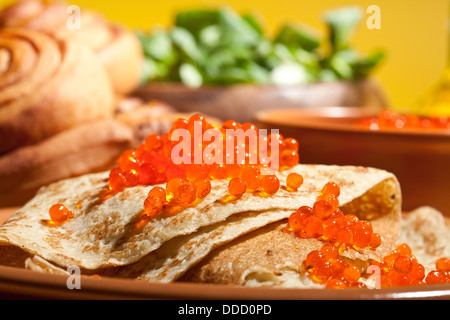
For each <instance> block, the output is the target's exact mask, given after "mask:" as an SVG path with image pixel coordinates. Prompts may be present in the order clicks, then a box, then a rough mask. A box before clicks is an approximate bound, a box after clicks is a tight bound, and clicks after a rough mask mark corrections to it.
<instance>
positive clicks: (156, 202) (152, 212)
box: [144, 196, 163, 218]
mask: <svg viewBox="0 0 450 320" xmlns="http://www.w3.org/2000/svg"><path fill="white" fill-rule="evenodd" d="M162 209H163V201H161V198H159V197H155V196H149V197H147V199H145V201H144V215H145V216H146V218H153V217H154V216H156V215H158V214H159V213H160V212H161V211H162Z"/></svg>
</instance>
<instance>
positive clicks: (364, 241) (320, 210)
mask: <svg viewBox="0 0 450 320" xmlns="http://www.w3.org/2000/svg"><path fill="white" fill-rule="evenodd" d="M339 195H340V189H339V187H338V186H337V185H336V184H335V183H334V182H329V183H327V184H326V185H325V186H324V187H323V188H322V190H321V191H320V194H319V196H318V198H317V201H316V202H315V203H314V205H313V207H312V208H311V207H307V206H303V207H300V208H299V209H298V210H297V211H296V212H294V213H293V214H291V216H290V217H289V220H288V223H289V230H290V231H292V232H295V233H296V234H297V235H298V236H299V237H302V238H317V239H319V240H322V241H327V242H331V243H337V245H340V246H341V248H345V247H347V246H349V247H353V248H354V249H356V250H360V249H362V248H366V247H370V248H372V249H375V248H377V247H378V246H379V245H380V244H381V241H379V240H381V237H380V236H379V235H378V234H377V233H374V232H373V229H372V224H371V223H370V222H369V221H366V220H360V219H359V218H358V217H356V216H355V215H351V214H349V215H344V214H343V212H342V211H341V210H340V209H339V208H338V207H339V201H338V199H337V196H339ZM324 199H332V200H330V201H328V200H324Z"/></svg>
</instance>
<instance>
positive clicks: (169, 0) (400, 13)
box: [0, 0, 448, 109]
mask: <svg viewBox="0 0 450 320" xmlns="http://www.w3.org/2000/svg"><path fill="white" fill-rule="evenodd" d="M12 2H14V1H11V0H0V5H1V6H2V7H3V6H5V5H6V4H9V3H12ZM69 2H70V3H71V4H74V5H79V6H80V7H82V8H90V9H94V10H98V11H100V12H102V14H104V15H105V16H106V17H107V18H108V19H110V20H112V21H116V22H120V23H123V24H126V25H127V26H128V27H130V28H132V29H141V30H149V29H150V28H152V27H154V26H155V25H162V26H165V27H167V26H170V25H172V24H173V19H174V14H175V12H177V11H179V10H182V9H189V8H194V7H199V6H220V5H229V6H230V7H231V8H233V9H234V10H236V11H237V12H239V13H241V12H245V11H249V10H252V11H256V12H257V13H258V14H260V15H261V16H262V18H263V20H264V21H265V23H266V30H267V32H270V33H275V32H276V31H277V29H278V28H279V27H280V26H281V24H282V23H283V22H285V21H294V22H303V23H305V24H307V25H310V26H311V27H313V28H315V29H317V30H319V31H321V32H325V30H324V28H325V25H324V23H323V20H322V15H323V12H324V11H325V10H328V9H332V8H336V7H339V6H347V5H355V4H356V5H359V6H361V8H362V9H363V11H364V12H365V11H366V9H367V7H368V6H370V5H374V4H375V5H377V6H379V7H380V11H381V29H372V30H370V29H368V28H367V27H366V24H365V22H366V20H367V18H368V17H369V16H370V14H367V13H365V18H366V19H365V20H363V21H362V22H361V24H360V26H359V28H357V30H356V33H355V35H354V37H353V38H352V43H353V45H354V46H355V47H356V48H357V49H358V50H359V51H361V52H369V51H371V50H373V49H376V48H383V49H385V50H386V53H387V56H386V58H385V59H384V61H383V62H382V63H381V65H380V66H379V67H378V68H377V70H376V71H375V72H374V73H373V77H374V78H375V79H376V80H377V81H379V83H380V84H381V85H382V87H383V88H384V90H385V94H386V96H387V97H388V99H389V101H390V104H391V106H392V107H393V108H394V109H405V108H408V107H409V106H411V105H412V104H413V103H415V102H416V101H417V99H418V98H419V97H420V96H421V95H422V94H424V93H425V92H426V91H427V90H428V89H429V88H430V87H431V86H432V85H433V84H434V83H435V82H436V81H437V80H438V78H439V77H440V75H441V74H442V72H443V69H444V67H445V64H446V62H447V42H446V41H447V36H446V18H447V11H448V10H447V2H446V0H432V1H429V0H414V1H409V0H395V1H392V0H377V1H365V0H359V1H346V0H316V1H298V0H278V1H275V2H274V1H273V0H247V1H241V0H228V1H217V0H208V1H192V0H190V1H189V0H188V1H185V0H165V1H163V2H159V1H139V0H127V1H126V2H124V1H118V0H112V1H111V0H95V1H92V0H79V1H69Z"/></svg>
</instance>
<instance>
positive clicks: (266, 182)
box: [260, 174, 280, 195]
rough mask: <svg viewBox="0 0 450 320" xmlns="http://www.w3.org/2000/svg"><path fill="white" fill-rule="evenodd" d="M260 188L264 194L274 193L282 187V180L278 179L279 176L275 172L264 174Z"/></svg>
mask: <svg viewBox="0 0 450 320" xmlns="http://www.w3.org/2000/svg"><path fill="white" fill-rule="evenodd" d="M260 188H261V191H262V192H263V193H264V194H267V195H272V194H274V193H276V192H277V191H278V189H279V188H280V180H278V178H277V176H276V175H273V174H272V175H264V176H263V177H262V179H261V185H260Z"/></svg>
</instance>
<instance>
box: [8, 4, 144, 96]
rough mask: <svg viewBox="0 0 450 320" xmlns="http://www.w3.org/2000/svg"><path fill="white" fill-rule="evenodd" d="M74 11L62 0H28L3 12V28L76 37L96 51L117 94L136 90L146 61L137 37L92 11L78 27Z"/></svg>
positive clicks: (83, 14)
mask: <svg viewBox="0 0 450 320" xmlns="http://www.w3.org/2000/svg"><path fill="white" fill-rule="evenodd" d="M68 9H69V10H68ZM74 14H75V12H71V11H70V5H69V4H68V3H66V2H63V1H54V2H49V3H47V2H44V1H42V0H25V1H20V2H17V3H14V4H12V5H10V6H9V7H7V8H5V9H4V10H3V11H2V12H0V27H21V28H27V29H32V30H39V31H43V32H46V33H48V34H51V35H52V36H54V37H58V38H62V39H66V38H75V39H77V40H79V41H80V42H82V43H84V44H86V45H88V46H89V47H90V48H91V49H93V50H94V51H95V52H96V53H97V55H98V57H99V59H100V62H101V63H102V64H103V66H104V67H105V69H106V71H107V72H108V75H109V77H110V79H111V83H112V85H113V88H114V92H115V93H116V94H117V95H126V94H128V93H131V92H132V91H133V90H135V89H136V87H137V86H138V85H139V82H140V78H141V69H142V64H143V60H144V58H143V52H142V48H141V45H140V43H139V40H138V39H137V37H136V36H135V35H134V34H133V33H132V32H131V31H129V30H127V29H126V28H124V27H122V26H118V25H112V24H111V23H109V22H108V21H107V20H106V19H105V18H104V17H103V16H102V15H100V14H99V13H97V12H94V11H91V10H85V9H83V10H82V11H80V16H79V25H78V26H77V25H75V24H73V21H72V20H76V19H75V17H74V16H73V15H74ZM72 24H73V25H72Z"/></svg>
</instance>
